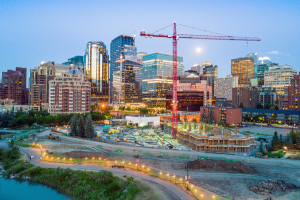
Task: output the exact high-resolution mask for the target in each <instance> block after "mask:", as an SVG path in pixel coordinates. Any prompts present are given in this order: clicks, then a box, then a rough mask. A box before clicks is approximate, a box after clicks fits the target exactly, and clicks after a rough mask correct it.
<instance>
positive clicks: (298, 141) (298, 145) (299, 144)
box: [296, 132, 300, 149]
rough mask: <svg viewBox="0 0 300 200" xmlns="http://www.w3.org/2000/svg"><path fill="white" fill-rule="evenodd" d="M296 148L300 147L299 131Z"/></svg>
mask: <svg viewBox="0 0 300 200" xmlns="http://www.w3.org/2000/svg"><path fill="white" fill-rule="evenodd" d="M296 148H297V149H300V133H299V132H298V135H297V138H296Z"/></svg>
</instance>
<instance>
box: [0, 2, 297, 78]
mask: <svg viewBox="0 0 300 200" xmlns="http://www.w3.org/2000/svg"><path fill="white" fill-rule="evenodd" d="M157 3H158V2H157V1H153V4H149V5H147V9H144V8H145V3H141V2H131V3H130V4H128V5H127V4H126V3H122V2H119V3H118V4H119V5H120V6H117V7H115V3H113V2H91V1H89V2H85V3H83V2H82V3H81V2H74V3H72V5H68V3H66V2H61V3H58V2H56V1H53V2H51V3H40V2H36V1H30V2H27V3H18V4H15V3H14V2H2V3H1V7H0V11H1V12H0V13H1V14H0V18H1V21H2V23H0V28H1V30H2V32H1V33H0V38H1V39H0V40H1V43H2V45H1V47H2V48H0V58H1V60H2V64H1V65H0V70H1V71H6V70H8V69H12V68H15V67H26V68H27V69H28V70H29V69H31V68H34V67H35V66H38V65H39V64H40V61H46V62H48V61H55V63H63V62H66V61H67V60H68V59H69V58H72V57H74V56H76V55H81V56H83V55H84V50H85V45H86V43H87V42H88V41H103V42H104V43H105V44H106V46H107V47H108V49H107V50H108V51H110V49H109V44H110V42H111V41H112V40H113V39H114V38H115V37H117V36H118V35H121V34H124V35H128V36H133V34H134V33H135V34H136V47H137V49H138V52H140V51H142V52H147V53H154V52H162V53H166V54H171V53H172V41H171V40H162V39H158V38H156V39H150V38H147V39H145V38H143V37H140V36H139V33H140V31H141V30H145V31H146V33H152V32H154V31H156V30H159V29H161V28H163V27H165V26H167V25H169V24H172V23H173V22H174V21H175V20H176V21H177V23H178V24H184V25H188V26H192V27H197V28H201V29H205V30H210V31H213V32H218V33H222V34H225V35H233V36H253V37H259V36H262V41H260V42H249V43H248V44H247V43H246V42H232V41H206V40H179V41H178V55H180V56H182V57H183V58H184V63H183V65H184V67H185V70H188V69H190V68H191V67H192V65H193V64H194V63H200V64H202V63H204V62H205V61H210V62H211V63H214V64H216V65H218V66H219V73H218V76H219V77H225V75H228V74H229V73H226V72H228V71H229V69H230V62H231V59H234V58H238V57H242V56H245V55H246V54H248V53H254V52H257V53H258V57H264V56H268V57H270V58H271V60H272V62H275V63H279V64H282V65H284V64H287V65H291V66H293V67H294V68H295V69H296V70H297V71H299V66H298V65H297V63H298V59H297V55H298V54H299V53H300V50H299V48H297V45H296V44H297V33H299V28H298V27H296V26H294V25H293V24H295V23H296V22H297V21H296V20H297V19H298V18H299V17H298V16H299V12H297V11H298V10H299V3H293V2H292V1H287V2H285V3H279V2H276V1H272V3H270V2H269V3H267V2H259V1H254V2H252V3H248V2H247V3H244V2H243V3H241V2H235V3H234V4H232V6H231V7H230V8H227V9H226V10H223V7H222V5H223V6H224V4H225V3H223V2H220V1H218V3H217V4H212V3H208V2H201V3H198V2H193V1H189V2H186V3H183V2H175V4H172V5H171V3H170V1H166V2H159V4H160V6H159V7H157ZM33 5H34V6H33ZM66 6H68V8H69V9H65V7H66ZM97 6H101V7H105V8H106V9H105V10H102V11H101V12H95V11H96V10H95V8H96V7H97ZM129 7H130V8H131V9H132V10H135V12H132V13H130V12H128V13H127V17H128V19H132V20H125V22H123V23H122V22H121V21H120V19H121V15H122V12H121V11H122V9H123V8H129ZM87 8H89V9H87ZM165 8H169V9H165ZM177 8H181V10H182V11H181V12H180V14H178V10H177ZM266 8H267V9H266ZM151 9H155V10H156V13H157V14H156V16H153V15H151ZM85 10H89V11H85ZM267 10H272V13H273V14H271V15H267V13H266V11H267ZM159 11H161V12H159ZM253 11H256V12H253ZM193 12H194V13H197V12H199V16H202V17H197V16H198V15H196V16H195V15H190V13H193ZM211 12H214V16H213V17H212V16H211V14H210V13H211ZM78 13H80V14H78ZM200 14H201V15H200ZM101 15H107V16H109V15H113V17H110V18H109V20H107V21H103V20H102V21H101V20H99V26H95V25H94V23H98V21H96V20H88V19H101V18H100V16H101ZM38 16H42V17H38ZM43 16H46V17H43ZM139 16H142V17H139ZM203 16H210V17H203ZM20 19H22V20H20ZM61 19H62V20H61ZM154 22H155V23H154ZM224 24H226V26H224ZM75 25H76V26H75ZM91 26H92V28H88V27H91ZM103 27H105V29H104V28H103ZM103 30H105V31H103ZM274 31H275V32H276V34H274ZM158 33H161V34H172V28H171V27H169V28H167V29H165V30H162V31H160V32H158ZM178 33H187V34H199V35H200V34H211V33H207V32H203V31H198V30H193V29H188V28H184V27H181V26H178ZM212 35H214V34H212ZM295 40H296V41H295ZM16 46H18V48H16ZM198 48H200V49H201V51H200V53H199V52H197V49H198ZM16 55H18V58H19V59H15V56H16ZM27 73H29V71H27Z"/></svg>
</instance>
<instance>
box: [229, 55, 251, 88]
mask: <svg viewBox="0 0 300 200" xmlns="http://www.w3.org/2000/svg"><path fill="white" fill-rule="evenodd" d="M231 75H232V76H237V77H238V84H239V87H243V86H244V85H249V83H250V79H251V78H255V73H254V59H253V58H250V57H246V58H237V59H232V60H231Z"/></svg>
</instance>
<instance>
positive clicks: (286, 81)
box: [264, 65, 297, 95]
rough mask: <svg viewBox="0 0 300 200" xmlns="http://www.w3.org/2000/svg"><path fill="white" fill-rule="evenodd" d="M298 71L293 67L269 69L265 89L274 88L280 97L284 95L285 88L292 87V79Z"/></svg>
mask: <svg viewBox="0 0 300 200" xmlns="http://www.w3.org/2000/svg"><path fill="white" fill-rule="evenodd" d="M296 74H297V71H296V70H294V68H293V67H291V66H288V65H279V66H273V67H270V68H269V71H265V80H264V86H265V87H274V88H275V89H276V92H277V93H278V94H279V95H283V94H284V87H287V86H290V84H291V79H292V78H294V75H296Z"/></svg>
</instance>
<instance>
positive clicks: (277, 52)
mask: <svg viewBox="0 0 300 200" xmlns="http://www.w3.org/2000/svg"><path fill="white" fill-rule="evenodd" d="M267 54H272V55H278V54H279V51H270V52H267Z"/></svg>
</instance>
